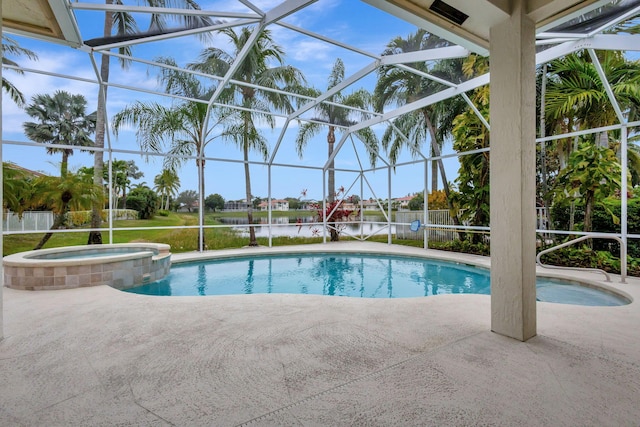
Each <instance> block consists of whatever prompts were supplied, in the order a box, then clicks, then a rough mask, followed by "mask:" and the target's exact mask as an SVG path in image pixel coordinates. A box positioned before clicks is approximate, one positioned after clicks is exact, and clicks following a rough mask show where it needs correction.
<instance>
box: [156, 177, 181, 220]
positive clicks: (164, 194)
mask: <svg viewBox="0 0 640 427" xmlns="http://www.w3.org/2000/svg"><path fill="white" fill-rule="evenodd" d="M153 184H154V187H153V189H154V190H155V191H156V192H158V193H159V194H160V197H161V200H163V201H164V209H165V210H169V203H170V200H171V197H175V195H176V194H178V190H179V189H180V177H179V176H178V174H177V173H176V172H175V171H173V170H171V169H163V170H162V172H160V173H159V174H158V175H156V176H155V178H154V179H153ZM161 204H162V202H161Z"/></svg>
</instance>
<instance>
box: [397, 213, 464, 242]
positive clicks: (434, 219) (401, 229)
mask: <svg viewBox="0 0 640 427" xmlns="http://www.w3.org/2000/svg"><path fill="white" fill-rule="evenodd" d="M416 219H419V220H420V222H421V223H422V222H424V212H423V211H398V212H396V222H397V223H398V225H397V226H396V237H397V238H398V239H406V240H422V239H423V236H424V235H423V233H422V232H419V233H416V232H415V231H411V230H410V229H409V225H408V223H411V222H412V221H415V220H416ZM400 223H405V224H407V225H401V224H400ZM429 224H437V225H455V224H454V223H453V219H452V218H451V215H450V214H449V211H448V210H446V209H439V210H432V211H429ZM428 230H429V240H430V241H433V242H450V241H452V240H455V239H457V238H458V232H457V231H455V230H450V229H442V228H441V229H438V228H437V227H429V229H428Z"/></svg>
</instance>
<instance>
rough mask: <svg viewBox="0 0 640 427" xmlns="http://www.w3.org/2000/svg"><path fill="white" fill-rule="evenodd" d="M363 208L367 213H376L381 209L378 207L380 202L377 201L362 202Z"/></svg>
mask: <svg viewBox="0 0 640 427" xmlns="http://www.w3.org/2000/svg"><path fill="white" fill-rule="evenodd" d="M382 206H384V204H382ZM362 207H363V208H364V210H365V211H376V210H378V209H380V207H379V206H378V201H377V200H376V199H369V200H364V201H363V202H362Z"/></svg>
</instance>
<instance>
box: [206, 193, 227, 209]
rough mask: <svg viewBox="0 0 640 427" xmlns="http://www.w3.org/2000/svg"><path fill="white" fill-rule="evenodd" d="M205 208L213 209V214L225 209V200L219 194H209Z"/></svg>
mask: <svg viewBox="0 0 640 427" xmlns="http://www.w3.org/2000/svg"><path fill="white" fill-rule="evenodd" d="M204 206H205V207H206V208H207V209H211V210H212V211H213V212H215V211H216V209H217V210H222V209H224V198H223V197H222V196H221V195H220V194H218V193H215V194H209V195H208V196H207V198H206V199H204Z"/></svg>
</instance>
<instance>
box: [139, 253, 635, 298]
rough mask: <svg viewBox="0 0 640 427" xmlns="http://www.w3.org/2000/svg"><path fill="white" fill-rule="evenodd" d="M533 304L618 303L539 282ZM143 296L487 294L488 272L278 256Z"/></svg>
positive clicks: (191, 274) (173, 278) (164, 283)
mask: <svg viewBox="0 0 640 427" xmlns="http://www.w3.org/2000/svg"><path fill="white" fill-rule="evenodd" d="M537 288H538V294H537V297H538V300H539V301H545V302H560V303H565V304H580V305H623V304H627V303H628V301H627V300H626V299H624V298H620V297H617V296H615V295H613V294H611V293H607V292H604V291H599V290H595V289H592V288H587V287H583V286H579V285H575V284H571V283H568V282H560V281H557V280H551V279H544V278H538V282H537ZM127 292H133V293H138V294H146V295H162V296H169V295H174V296H193V295H237V294H273V293H286V294H314V295H333V296H347V297H361V298H405V297H422V296H431V295H442V294H486V295H488V294H489V293H490V273H489V271H488V270H485V269H482V268H477V267H473V266H468V265H465V264H457V263H452V262H445V261H437V260H432V259H422V258H408V257H399V256H386V255H362V254H304V255H278V256H260V257H246V258H231V259H226V260H207V261H200V262H192V263H185V264H175V265H173V266H172V267H171V272H170V273H169V275H168V276H166V277H165V278H164V279H162V280H159V281H156V282H153V283H149V284H146V285H143V286H138V287H135V288H131V289H127Z"/></svg>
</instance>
